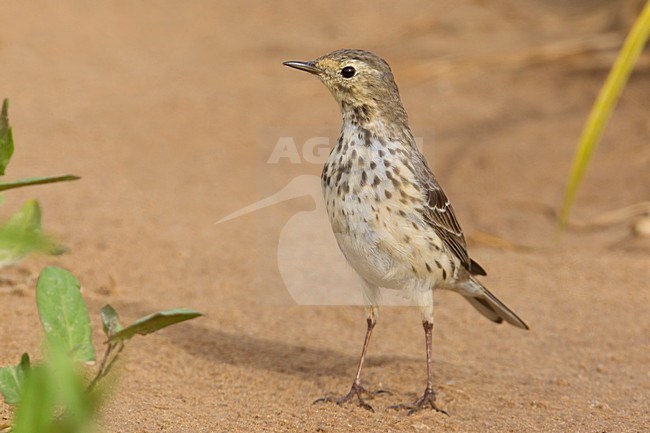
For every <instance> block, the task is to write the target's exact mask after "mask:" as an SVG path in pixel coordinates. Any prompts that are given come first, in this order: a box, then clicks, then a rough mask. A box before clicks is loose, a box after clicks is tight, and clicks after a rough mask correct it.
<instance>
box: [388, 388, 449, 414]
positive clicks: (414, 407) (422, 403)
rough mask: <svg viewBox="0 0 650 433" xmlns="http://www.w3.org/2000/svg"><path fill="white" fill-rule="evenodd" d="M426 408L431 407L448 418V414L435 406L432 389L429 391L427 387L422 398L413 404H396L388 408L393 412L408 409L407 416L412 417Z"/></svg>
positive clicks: (434, 395)
mask: <svg viewBox="0 0 650 433" xmlns="http://www.w3.org/2000/svg"><path fill="white" fill-rule="evenodd" d="M427 406H431V409H434V410H435V411H437V412H440V413H444V414H445V415H447V416H449V414H448V413H447V412H446V411H445V410H443V409H440V408H439V407H438V405H437V404H436V393H435V392H433V389H431V388H430V387H427V389H425V390H424V394H422V397H420V398H418V399H417V400H415V401H414V402H413V403H410V404H396V405H394V406H390V407H389V409H395V410H401V409H408V412H407V415H413V414H414V413H415V412H417V411H419V410H420V409H424V408H425V407H427Z"/></svg>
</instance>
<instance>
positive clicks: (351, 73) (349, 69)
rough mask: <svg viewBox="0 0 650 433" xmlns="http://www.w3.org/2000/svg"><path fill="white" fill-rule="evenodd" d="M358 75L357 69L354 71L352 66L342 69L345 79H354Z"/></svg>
mask: <svg viewBox="0 0 650 433" xmlns="http://www.w3.org/2000/svg"><path fill="white" fill-rule="evenodd" d="M356 73H357V71H356V69H354V68H353V67H352V66H346V67H345V68H343V69H341V75H343V78H352V77H354V74H356Z"/></svg>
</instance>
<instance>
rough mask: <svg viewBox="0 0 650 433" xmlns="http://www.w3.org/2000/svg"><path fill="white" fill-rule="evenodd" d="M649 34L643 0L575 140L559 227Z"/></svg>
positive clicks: (648, 9)
mask: <svg viewBox="0 0 650 433" xmlns="http://www.w3.org/2000/svg"><path fill="white" fill-rule="evenodd" d="M648 36H650V1H648V2H646V4H645V7H644V8H643V10H642V11H641V13H640V14H639V16H638V18H637V19H636V21H635V22H634V25H633V26H632V29H631V30H630V33H629V34H628V35H627V38H625V42H624V43H623V47H622V48H621V50H620V51H619V53H618V57H617V58H616V61H615V62H614V66H612V69H611V71H610V72H609V75H608V76H607V80H606V81H605V84H604V85H603V87H602V89H600V93H599V94H598V98H597V99H596V102H595V103H594V105H593V107H591V112H590V113H589V118H588V119H587V122H586V124H585V127H584V129H583V131H582V136H581V137H580V142H579V143H578V149H577V150H576V154H575V157H574V159H573V164H572V167H571V173H570V174H569V181H568V183H567V187H566V191H565V193H564V203H563V205H562V209H561V211H560V214H559V220H558V223H559V227H560V229H562V228H564V227H565V225H566V223H567V220H568V219H569V212H570V210H571V206H572V205H573V201H574V200H575V196H576V193H577V191H578V185H580V181H581V180H582V176H583V175H584V172H585V170H586V168H587V164H588V162H589V159H590V158H591V155H592V153H593V152H594V150H595V149H596V145H597V144H598V142H599V141H600V138H601V136H602V133H603V130H604V129H605V126H606V125H607V122H608V120H609V118H610V116H611V114H612V112H613V111H614V107H615V106H616V102H617V101H618V98H619V96H620V95H621V92H622V91H623V89H624V88H625V84H626V83H627V79H628V78H629V76H630V74H631V73H632V69H633V68H634V64H635V63H636V60H637V58H638V57H639V54H641V51H643V47H644V46H645V44H646V41H647V40H648Z"/></svg>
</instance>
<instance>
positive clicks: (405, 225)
mask: <svg viewBox="0 0 650 433" xmlns="http://www.w3.org/2000/svg"><path fill="white" fill-rule="evenodd" d="M284 65H286V66H290V67H292V68H296V69H300V70H303V71H306V72H309V73H311V74H313V75H315V76H317V77H318V78H319V79H320V80H321V81H322V82H323V84H325V86H326V87H327V88H328V89H329V90H330V92H331V93H332V95H333V96H334V99H336V102H338V104H339V107H340V109H341V113H342V115H343V126H342V128H341V134H340V136H339V139H338V142H337V144H336V146H335V147H334V148H333V149H332V151H331V153H330V155H329V158H328V160H327V163H326V164H325V166H324V168H323V172H322V176H321V185H322V189H323V194H324V196H325V203H326V206H327V212H328V215H329V219H330V222H331V225H332V230H333V231H334V235H335V237H336V241H337V243H338V245H339V248H340V249H341V251H342V252H343V255H344V256H345V258H346V259H347V261H348V262H349V263H350V265H351V266H352V268H354V270H355V271H356V273H357V274H359V276H360V277H361V280H362V282H363V297H364V301H365V304H366V313H367V324H368V328H367V331H366V337H365V339H364V342H363V348H362V351H361V357H360V359H359V365H358V368H357V373H356V376H355V377H354V381H353V382H352V387H351V389H350V391H349V392H348V393H347V394H346V395H344V396H342V397H340V398H323V399H319V400H317V401H334V402H336V403H338V404H342V403H344V402H347V401H350V400H352V399H354V398H355V397H356V399H357V402H358V404H359V405H360V406H362V407H364V408H366V409H369V410H372V407H371V406H370V405H369V404H368V403H366V402H365V401H364V396H365V395H368V396H373V395H376V393H373V392H369V391H367V390H366V389H365V388H364V387H363V386H361V368H362V366H363V361H364V358H365V356H366V350H367V349H368V343H369V341H370V336H371V334H372V330H373V328H374V327H375V323H376V321H377V317H378V313H379V310H378V307H379V304H380V290H379V288H381V287H383V288H387V289H395V290H400V291H402V292H403V294H404V295H405V296H407V297H409V298H410V299H411V300H412V301H413V303H414V304H416V305H418V306H419V308H420V310H421V313H422V325H423V327H424V333H425V342H426V352H427V385H426V388H425V390H424V393H423V395H422V396H421V397H420V398H418V399H417V400H416V401H415V402H413V403H410V404H403V405H398V406H393V408H397V409H409V414H412V413H414V412H416V411H418V410H420V409H422V408H424V407H428V406H430V407H431V408H433V409H435V410H437V411H439V412H443V413H445V414H446V412H445V411H444V410H442V409H440V408H439V407H438V406H437V405H436V402H435V393H434V390H433V379H432V359H431V334H432V330H433V300H434V298H433V292H434V290H437V289H447V290H453V291H455V292H457V293H460V294H461V295H463V297H464V298H465V299H467V301H469V303H470V304H472V306H474V307H475V308H476V309H477V310H478V311H479V312H480V313H481V314H483V315H484V316H485V317H487V318H488V319H490V320H491V321H493V322H496V323H501V322H503V321H504V320H505V321H506V322H508V323H510V324H511V325H514V326H516V327H518V328H523V329H528V326H527V325H526V324H525V323H524V322H523V321H522V320H521V319H520V318H519V317H517V315H516V314H515V313H514V312H513V311H512V310H510V309H509V308H508V307H506V306H505V305H504V304H503V303H502V302H501V301H499V300H498V299H497V298H496V297H495V296H494V295H493V294H492V293H490V292H489V291H488V290H487V289H486V288H485V287H483V285H482V284H481V283H480V282H479V281H478V280H477V279H476V276H477V275H486V273H485V271H484V270H483V268H482V267H481V266H480V265H479V264H478V263H476V262H475V261H474V260H472V259H471V258H470V257H469V254H468V252H467V245H466V243H465V237H464V235H463V231H462V230H461V228H460V225H459V224H458V221H457V220H456V216H455V215H454V209H453V208H452V207H451V204H450V203H449V200H448V199H447V196H446V195H445V193H444V192H443V190H442V188H441V187H440V185H439V184H438V182H437V181H436V178H435V177H434V175H433V173H432V172H431V169H430V168H429V165H428V164H427V161H426V159H425V158H424V155H422V153H421V152H420V151H419V150H418V148H417V146H416V144H415V140H414V138H413V134H412V133H411V129H410V128H409V125H408V119H407V115H406V111H405V110H404V107H403V106H402V102H401V100H400V96H399V92H398V90H397V85H396V84H395V80H394V78H393V73H392V71H391V69H390V66H389V65H388V63H386V61H385V60H383V59H382V58H380V57H378V56H377V55H375V54H373V53H370V52H368V51H362V50H338V51H334V52H332V53H329V54H327V55H325V56H322V57H319V58H318V59H316V60H313V61H309V62H302V61H289V62H284Z"/></svg>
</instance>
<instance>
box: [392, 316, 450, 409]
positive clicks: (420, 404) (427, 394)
mask: <svg viewBox="0 0 650 433" xmlns="http://www.w3.org/2000/svg"><path fill="white" fill-rule="evenodd" d="M422 326H423V327H424V338H425V340H426V346H427V387H426V388H425V390H424V394H422V397H420V398H418V399H417V400H415V401H414V402H413V403H411V404H398V405H395V406H391V407H390V409H408V410H409V411H408V415H413V414H414V413H415V412H417V411H419V410H420V409H423V408H425V407H427V406H431V408H432V409H435V410H436V411H438V412H441V413H444V414H445V415H447V416H449V414H448V413H447V412H446V411H444V410H443V409H440V408H439V407H438V405H437V404H436V393H435V392H433V359H432V356H431V334H432V331H433V322H431V321H428V320H423V321H422Z"/></svg>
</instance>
